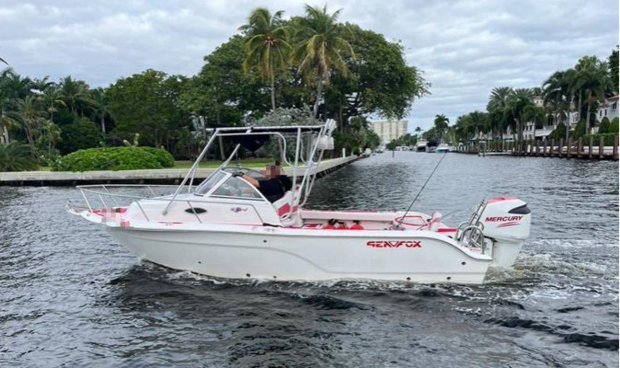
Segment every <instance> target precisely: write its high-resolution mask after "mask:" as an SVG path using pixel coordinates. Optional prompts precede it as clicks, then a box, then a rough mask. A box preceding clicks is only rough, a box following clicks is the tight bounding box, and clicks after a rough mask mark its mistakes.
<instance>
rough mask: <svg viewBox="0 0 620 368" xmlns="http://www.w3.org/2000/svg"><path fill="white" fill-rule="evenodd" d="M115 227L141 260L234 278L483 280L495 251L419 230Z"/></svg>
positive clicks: (118, 236)
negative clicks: (478, 251)
mask: <svg viewBox="0 0 620 368" xmlns="http://www.w3.org/2000/svg"><path fill="white" fill-rule="evenodd" d="M108 230H109V231H110V234H111V235H112V236H113V237H114V238H115V239H116V240H117V241H118V242H119V243H120V244H122V245H123V246H125V247H126V248H127V249H128V250H129V251H131V252H132V253H133V254H135V255H136V256H138V257H139V258H141V259H144V260H148V261H150V262H153V263H157V264H159V265H162V266H166V267H169V268H172V269H176V270H186V271H191V272H195V273H199V274H204V275H209V276H215V277H223V278H233V279H239V278H253V279H269V280H293V281H316V280H319V281H320V280H337V279H374V280H398V281H411V282H419V283H444V282H448V283H463V284H480V283H482V282H483V280H484V276H485V273H486V271H487V269H488V267H489V265H490V263H491V259H490V258H489V257H487V256H484V255H479V254H475V253H472V252H469V251H467V250H466V249H462V248H460V247H459V246H457V245H454V244H451V243H450V242H449V241H446V240H444V239H441V237H440V236H437V235H433V234H430V235H429V236H424V235H423V234H417V233H421V232H413V231H411V232H410V231H407V232H405V231H401V232H399V233H400V234H399V235H398V236H388V235H386V234H385V232H383V233H379V232H375V231H365V232H364V233H365V234H354V232H353V231H331V232H330V231H314V232H313V233H312V232H309V231H303V230H291V231H282V230H281V229H273V228H263V227H249V229H247V230H245V231H242V232H239V231H199V230H178V231H174V230H171V231H162V230H152V229H135V228H122V227H108ZM295 232H298V234H296V233H295ZM330 233H331V234H330ZM345 233H346V234H345ZM360 233H361V232H360ZM375 233H377V234H375Z"/></svg>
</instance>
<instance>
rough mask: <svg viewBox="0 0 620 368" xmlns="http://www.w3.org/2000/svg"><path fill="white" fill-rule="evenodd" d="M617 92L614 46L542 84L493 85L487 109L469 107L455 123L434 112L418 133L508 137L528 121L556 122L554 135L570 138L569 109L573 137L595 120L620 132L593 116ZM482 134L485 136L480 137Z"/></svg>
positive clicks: (519, 134)
mask: <svg viewBox="0 0 620 368" xmlns="http://www.w3.org/2000/svg"><path fill="white" fill-rule="evenodd" d="M617 94H618V46H616V48H615V50H613V51H612V53H611V55H610V56H609V57H608V59H607V60H601V59H599V58H597V57H596V56H584V57H582V58H581V59H579V61H578V62H577V64H575V66H574V67H573V68H569V69H566V70H560V71H556V72H554V73H553V74H551V75H550V76H549V77H548V78H547V79H545V80H544V81H543V83H542V85H541V86H540V87H533V88H512V87H509V86H505V87H496V88H493V90H491V93H490V96H489V100H488V103H487V106H486V110H485V111H478V110H476V111H473V112H470V113H467V114H464V115H461V116H459V117H458V118H457V120H456V122H455V124H454V125H452V126H449V120H448V119H447V118H446V117H445V116H444V115H437V116H436V117H435V121H434V124H433V127H432V128H431V129H429V130H427V131H426V132H424V133H423V134H422V136H423V137H424V138H425V139H435V140H437V141H442V140H443V141H446V142H449V143H451V144H454V145H456V144H458V142H464V143H465V144H467V143H468V142H469V141H472V140H475V139H478V138H480V137H483V136H487V135H488V134H491V136H492V137H493V139H497V140H503V139H504V136H505V135H506V132H507V131H508V130H510V131H511V132H512V139H513V140H515V141H517V140H518V141H520V140H523V132H524V129H525V126H526V124H527V123H533V124H534V126H535V128H536V129H542V128H543V127H544V126H555V127H556V128H555V129H554V131H553V132H552V133H551V137H552V138H556V139H560V138H562V139H565V142H567V141H568V137H569V131H570V129H567V127H568V124H569V119H570V115H571V113H572V114H576V115H577V121H578V124H577V126H576V127H575V129H574V135H573V136H574V137H575V138H577V137H580V136H583V135H585V134H589V133H590V132H591V128H592V127H594V126H595V125H598V126H599V133H616V134H617V133H618V123H617V122H616V123H615V125H614V124H611V122H609V119H607V118H606V117H605V118H602V119H600V121H599V120H597V116H596V113H597V111H598V109H599V106H600V104H601V102H604V100H605V99H606V98H608V97H610V96H613V95H617ZM483 139H484V138H483Z"/></svg>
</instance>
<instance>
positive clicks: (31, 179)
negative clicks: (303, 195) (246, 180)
mask: <svg viewBox="0 0 620 368" xmlns="http://www.w3.org/2000/svg"><path fill="white" fill-rule="evenodd" d="M357 159H359V158H358V157H357V156H348V157H341V158H334V159H329V160H323V161H321V163H320V164H319V165H317V166H316V168H315V170H317V176H318V177H321V176H323V175H326V174H329V173H331V172H333V171H335V170H338V169H339V168H341V167H343V166H345V165H348V164H350V163H351V162H353V161H355V160H357ZM256 169H257V170H261V169H262V168H256ZM300 169H303V168H300ZM215 170H216V169H214V168H208V169H198V170H197V172H196V177H195V179H196V180H198V181H200V180H204V179H206V178H207V177H208V176H209V175H211V173H213V171H215ZM188 171H189V169H157V170H123V171H85V172H67V171H22V172H2V173H0V186H75V185H86V184H180V183H181V181H182V180H183V178H184V177H185V175H187V173H188ZM283 171H284V172H285V174H287V175H289V176H292V169H291V168H287V167H284V168H283ZM300 172H303V171H301V170H300Z"/></svg>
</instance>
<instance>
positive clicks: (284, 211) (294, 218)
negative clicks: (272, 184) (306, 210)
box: [272, 190, 302, 227]
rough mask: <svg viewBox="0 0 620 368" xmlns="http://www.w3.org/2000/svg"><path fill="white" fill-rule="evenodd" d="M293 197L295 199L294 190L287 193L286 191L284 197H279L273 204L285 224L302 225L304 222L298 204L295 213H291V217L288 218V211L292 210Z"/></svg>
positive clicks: (294, 208)
mask: <svg viewBox="0 0 620 368" xmlns="http://www.w3.org/2000/svg"><path fill="white" fill-rule="evenodd" d="M292 199H293V192H291V191H290V190H289V191H287V192H286V193H284V195H283V196H282V198H280V199H278V200H277V201H275V202H273V203H272V204H273V207H274V209H275V210H276V213H277V214H278V217H279V218H280V220H281V221H282V224H283V225H284V226H292V227H301V226H302V222H301V217H300V216H299V207H298V206H294V207H293V213H291V217H290V218H286V215H288V213H289V212H291V201H292Z"/></svg>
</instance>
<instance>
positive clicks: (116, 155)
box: [52, 147, 174, 171]
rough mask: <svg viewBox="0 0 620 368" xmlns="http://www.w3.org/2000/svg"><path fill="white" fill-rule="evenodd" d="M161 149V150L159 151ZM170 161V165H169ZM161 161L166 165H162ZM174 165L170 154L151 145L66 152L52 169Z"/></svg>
mask: <svg viewBox="0 0 620 368" xmlns="http://www.w3.org/2000/svg"><path fill="white" fill-rule="evenodd" d="M160 151H161V152H160ZM170 161H172V165H170ZM162 162H163V163H164V164H165V165H166V166H164V165H162ZM173 165H174V159H173V158H172V156H171V155H170V154H169V153H168V152H166V151H165V150H163V149H157V148H151V147H111V148H91V149H87V150H80V151H76V152H73V153H71V154H68V155H67V156H64V157H62V158H61V159H59V160H57V161H56V164H55V165H54V166H53V167H52V169H53V170H54V171H92V170H114V171H116V170H138V169H161V168H163V167H171V166H173Z"/></svg>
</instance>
